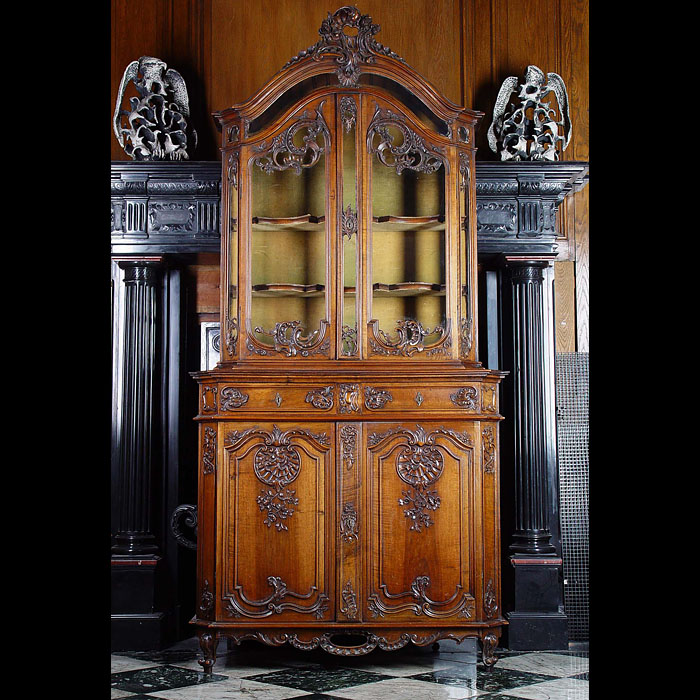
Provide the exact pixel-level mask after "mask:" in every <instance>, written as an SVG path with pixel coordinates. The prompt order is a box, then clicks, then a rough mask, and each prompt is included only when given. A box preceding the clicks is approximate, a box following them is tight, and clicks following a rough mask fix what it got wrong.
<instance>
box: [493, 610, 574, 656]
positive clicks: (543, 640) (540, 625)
mask: <svg viewBox="0 0 700 700" xmlns="http://www.w3.org/2000/svg"><path fill="white" fill-rule="evenodd" d="M506 619H507V620H508V627H507V629H508V649H512V650H513V651H546V650H551V651H557V650H567V649H568V648H569V630H568V619H567V617H566V615H565V614H564V613H534V612H533V613H526V612H524V613H517V612H512V613H506Z"/></svg>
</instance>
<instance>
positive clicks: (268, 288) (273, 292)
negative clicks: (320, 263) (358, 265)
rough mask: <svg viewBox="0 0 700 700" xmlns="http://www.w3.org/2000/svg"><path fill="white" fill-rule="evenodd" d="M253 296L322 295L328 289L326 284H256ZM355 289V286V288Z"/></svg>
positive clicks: (253, 288)
mask: <svg viewBox="0 0 700 700" xmlns="http://www.w3.org/2000/svg"><path fill="white" fill-rule="evenodd" d="M251 289H252V292H253V296H257V297H320V296H323V294H324V292H325V291H326V285H325V284H281V283H280V284H254V285H253V286H252V287H251ZM353 289H354V288H353Z"/></svg>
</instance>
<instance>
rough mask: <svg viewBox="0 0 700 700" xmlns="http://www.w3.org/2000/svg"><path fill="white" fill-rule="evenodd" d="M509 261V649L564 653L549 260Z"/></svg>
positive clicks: (506, 280) (506, 359)
mask: <svg viewBox="0 0 700 700" xmlns="http://www.w3.org/2000/svg"><path fill="white" fill-rule="evenodd" d="M549 257H550V256H547V258H545V259H542V258H537V257H529V256H517V255H515V256H508V255H506V256H504V260H503V261H504V263H505V265H504V268H503V273H502V279H503V286H504V290H503V291H504V295H505V298H504V300H503V304H504V311H505V312H506V313H505V314H504V317H505V319H506V320H509V321H510V323H509V324H508V325H509V326H510V328H512V336H511V340H510V341H508V342H505V343H504V349H505V351H506V352H505V355H506V356H505V357H504V362H505V364H506V365H507V366H504V369H508V370H510V372H511V376H510V377H509V383H508V386H509V387H510V397H509V401H508V402H507V403H508V404H509V405H510V413H511V415H512V419H513V433H512V435H513V438H512V449H511V453H512V464H513V469H514V475H513V476H514V481H513V496H514V499H513V500H514V511H515V512H514V515H513V533H512V538H511V543H510V545H509V552H510V565H511V567H512V569H511V571H512V573H513V582H514V596H513V600H512V607H513V609H512V610H511V611H510V612H507V613H506V616H507V619H508V623H509V627H508V646H509V647H510V648H511V649H515V650H536V649H566V648H567V645H568V635H567V618H566V615H565V614H564V609H563V593H564V590H563V580H562V559H561V556H560V554H559V553H558V549H557V545H556V544H555V541H557V542H558V538H554V537H553V530H554V528H555V527H556V532H557V534H558V531H559V528H558V522H557V521H556V520H557V518H558V507H557V503H558V492H557V488H558V480H557V466H556V432H555V431H556V428H555V421H554V410H555V405H554V384H553V376H552V374H553V362H554V337H553V332H552V327H551V326H552V315H553V314H552V310H553V309H552V306H553V298H552V289H551V283H550V282H549V281H548V278H547V272H546V270H547V268H548V267H549V266H550V260H549V259H548V258H549Z"/></svg>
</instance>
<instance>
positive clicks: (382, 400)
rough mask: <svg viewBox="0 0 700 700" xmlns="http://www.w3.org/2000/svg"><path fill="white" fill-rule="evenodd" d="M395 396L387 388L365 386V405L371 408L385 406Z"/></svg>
mask: <svg viewBox="0 0 700 700" xmlns="http://www.w3.org/2000/svg"><path fill="white" fill-rule="evenodd" d="M393 398H394V397H393V396H392V395H391V392H389V391H386V390H385V389H376V388H375V387H373V386H366V387H365V406H366V407H367V408H369V409H371V410H377V409H379V408H384V406H386V404H387V403H388V402H389V401H392V400H393Z"/></svg>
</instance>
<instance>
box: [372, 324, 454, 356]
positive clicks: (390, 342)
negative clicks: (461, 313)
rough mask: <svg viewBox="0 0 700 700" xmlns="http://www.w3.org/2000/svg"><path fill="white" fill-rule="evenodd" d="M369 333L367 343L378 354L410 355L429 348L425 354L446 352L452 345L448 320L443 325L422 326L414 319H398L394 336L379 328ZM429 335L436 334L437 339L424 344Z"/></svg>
mask: <svg viewBox="0 0 700 700" xmlns="http://www.w3.org/2000/svg"><path fill="white" fill-rule="evenodd" d="M372 335H373V334H372V333H370V337H369V344H370V347H371V348H372V350H373V351H374V352H375V353H377V354H379V355H401V356H402V357H412V356H413V355H415V354H416V353H420V352H423V351H424V350H426V348H429V350H428V352H427V353H426V354H427V355H433V354H437V353H447V352H448V351H449V348H450V347H451V346H452V343H451V333H450V325H449V321H448V323H447V324H446V326H445V327H443V326H435V328H433V329H430V328H424V327H423V325H422V324H421V323H420V322H419V321H416V320H414V319H408V320H406V319H399V320H397V322H396V337H391V336H389V335H388V334H387V333H385V332H384V331H383V330H381V329H379V330H378V331H377V335H375V336H374V337H372ZM431 335H438V340H437V341H435V343H432V344H431V345H428V346H426V345H425V343H424V340H425V338H426V337H428V336H431Z"/></svg>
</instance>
